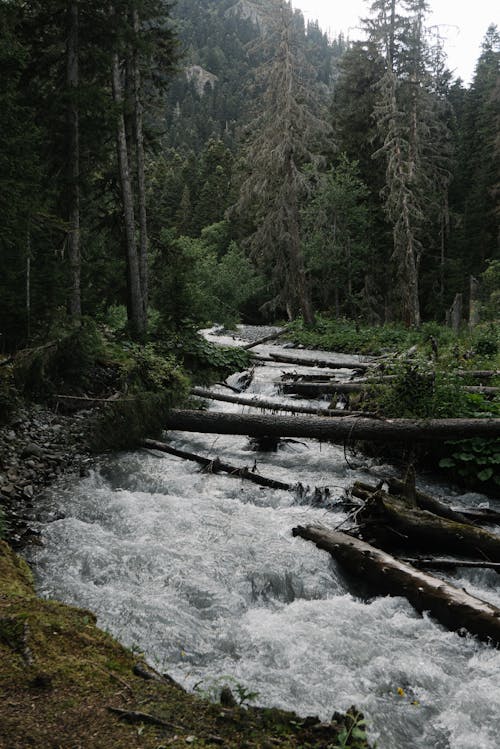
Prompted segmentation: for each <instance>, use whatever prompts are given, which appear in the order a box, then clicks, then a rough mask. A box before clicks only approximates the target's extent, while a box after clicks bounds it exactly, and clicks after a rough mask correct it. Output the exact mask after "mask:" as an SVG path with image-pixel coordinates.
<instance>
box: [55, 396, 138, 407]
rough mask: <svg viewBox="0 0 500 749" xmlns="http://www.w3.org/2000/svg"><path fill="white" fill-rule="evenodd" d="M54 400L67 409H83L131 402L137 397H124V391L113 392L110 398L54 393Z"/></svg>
mask: <svg viewBox="0 0 500 749" xmlns="http://www.w3.org/2000/svg"><path fill="white" fill-rule="evenodd" d="M53 400H54V401H55V403H56V404H57V405H59V406H63V407H64V408H65V409H66V410H67V411H81V410H84V409H89V408H99V407H101V406H109V405H114V404H115V403H124V402H127V403H131V402H132V401H134V400H136V399H135V398H127V397H124V396H123V394H122V393H113V395H110V396H109V398H90V397H89V396H87V395H54V396H53Z"/></svg>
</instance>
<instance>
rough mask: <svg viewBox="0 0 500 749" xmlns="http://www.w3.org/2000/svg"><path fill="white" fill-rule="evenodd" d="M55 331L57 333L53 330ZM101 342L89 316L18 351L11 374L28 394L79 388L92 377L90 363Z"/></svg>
mask: <svg viewBox="0 0 500 749" xmlns="http://www.w3.org/2000/svg"><path fill="white" fill-rule="evenodd" d="M56 334H57V333H56ZM102 350H103V343H102V339H101V336H100V334H99V333H98V331H97V328H96V326H95V324H94V323H93V321H92V320H88V319H87V320H84V321H83V322H82V325H81V327H79V328H75V329H73V330H71V331H70V332H69V333H68V332H67V331H64V332H63V333H61V332H60V331H59V334H58V337H56V338H55V339H54V340H53V341H52V342H50V343H48V344H45V345H43V346H40V347H37V348H33V349H27V350H26V351H23V352H21V353H20V354H19V355H18V356H17V358H16V362H15V368H14V377H15V381H16V385H17V387H18V388H19V390H20V391H21V392H23V393H25V394H27V395H29V396H47V395H50V394H51V393H53V392H56V391H57V390H58V389H60V390H62V391H64V390H65V389H66V388H72V389H74V388H79V387H84V386H86V385H88V384H89V382H91V380H92V375H93V367H94V365H95V362H96V359H97V358H98V357H99V355H100V354H101V353H102Z"/></svg>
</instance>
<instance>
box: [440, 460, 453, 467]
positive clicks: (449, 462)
mask: <svg viewBox="0 0 500 749" xmlns="http://www.w3.org/2000/svg"><path fill="white" fill-rule="evenodd" d="M455 466H456V463H455V461H454V460H453V458H441V460H440V461H439V467H440V468H455Z"/></svg>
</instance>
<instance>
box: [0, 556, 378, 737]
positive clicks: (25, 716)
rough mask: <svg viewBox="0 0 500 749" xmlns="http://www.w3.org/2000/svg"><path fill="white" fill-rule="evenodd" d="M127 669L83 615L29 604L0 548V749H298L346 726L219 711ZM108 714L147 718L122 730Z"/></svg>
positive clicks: (28, 587)
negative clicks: (269, 748) (1, 748)
mask: <svg viewBox="0 0 500 749" xmlns="http://www.w3.org/2000/svg"><path fill="white" fill-rule="evenodd" d="M136 661H137V658H136V656H134V654H133V653H132V652H130V651H129V650H127V649H125V648H123V647H122V646H121V645H120V644H119V643H118V642H116V641H115V640H114V639H113V638H112V637H111V636H110V635H108V634H107V633H105V632H103V631H101V630H99V629H98V628H97V627H96V624H95V617H94V616H93V614H92V613H91V612H89V611H85V610H83V609H78V608H75V607H72V606H66V605H64V604H62V603H57V602H55V601H43V600H40V599H38V598H37V597H36V595H35V593H34V590H33V587H32V580H31V574H30V572H29V569H28V567H27V565H26V564H25V563H24V562H23V561H22V560H20V559H19V557H17V556H16V555H15V554H14V553H13V552H12V551H11V550H10V548H9V547H8V546H7V545H6V544H5V543H0V725H1V726H2V737H1V739H0V746H5V747H9V749H27V748H28V747H52V746H54V747H55V746H57V747H59V748H60V749H74V747H77V746H78V747H85V748H86V749H135V748H136V747H137V748H139V747H141V749H159V747H161V746H167V745H168V746H169V747H173V748H174V749H177V748H178V747H183V748H184V749H185V747H186V745H187V744H191V745H193V746H198V747H216V746H223V747H227V748H228V749H242V748H243V747H254V748H255V749H258V748H260V749H262V748H263V747H265V746H276V745H278V744H279V746H281V747H282V748H283V749H299V747H301V748H302V749H306V747H327V746H334V745H335V744H336V743H337V741H336V739H337V737H338V736H339V735H340V734H341V731H342V730H343V728H345V726H346V725H347V721H348V718H347V717H346V716H343V718H340V719H339V717H338V716H336V720H335V722H334V723H333V724H332V725H331V726H328V727H324V726H318V724H317V722H315V721H314V720H312V721H311V720H310V719H306V720H305V721H302V720H301V719H300V718H299V717H298V716H296V715H295V714H293V713H287V712H284V711H281V710H274V709H260V708H249V709H244V708H242V707H236V708H223V707H222V706H221V705H215V704H212V703H210V702H207V701H205V700H202V699H200V698H199V697H197V696H195V695H190V694H187V693H186V692H184V690H183V689H182V688H181V687H179V686H178V685H176V684H175V683H171V682H169V681H166V680H165V681H162V680H160V681H156V680H149V681H147V680H145V679H143V678H140V677H139V676H137V675H136V674H135V673H134V666H135V664H136ZM110 707H113V708H118V709H119V710H123V711H128V712H130V713H138V712H140V713H142V714H143V715H144V714H145V715H146V718H143V719H140V717H139V718H137V715H136V716H135V717H134V716H133V715H131V716H130V721H129V722H124V721H123V720H120V718H119V716H118V715H117V714H116V713H113V712H111V711H110V710H109V708H110ZM147 716H153V717H154V718H156V719H159V720H160V721H162V722H163V725H152V724H150V722H149V721H148V719H147ZM2 741H3V742H4V743H3V744H2V743H1V742H2ZM186 742H187V743H186ZM346 746H349V744H346ZM353 746H356V747H358V746H359V747H363V746H365V747H367V746H368V744H366V743H363V744H356V745H354V744H353Z"/></svg>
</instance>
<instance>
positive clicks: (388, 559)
mask: <svg viewBox="0 0 500 749" xmlns="http://www.w3.org/2000/svg"><path fill="white" fill-rule="evenodd" d="M383 486H384V488H382V486H371V485H369V484H364V483H361V482H357V483H356V484H355V485H354V487H353V488H352V490H351V493H352V495H353V496H354V497H356V498H358V499H360V500H361V501H362V504H360V505H359V507H358V508H357V510H356V511H355V513H354V515H355V517H356V521H357V526H356V528H354V529H353V530H352V531H351V532H349V533H344V532H340V531H339V530H337V529H336V530H328V529H326V528H320V527H315V526H308V527H306V528H303V527H298V528H294V530H293V534H294V535H296V536H300V537H302V538H304V539H307V540H310V541H313V542H314V543H315V544H316V545H317V546H318V547H319V548H321V549H325V550H326V551H328V552H330V554H332V556H333V557H334V558H335V559H336V560H337V561H338V562H339V563H340V564H341V566H342V567H344V568H345V569H346V571H347V572H349V573H350V574H351V575H355V576H356V577H357V578H358V579H359V578H360V579H362V580H363V582H364V583H368V584H369V585H370V588H371V589H372V590H375V591H377V592H379V593H382V594H388V595H397V596H398V595H399V596H405V597H406V598H407V599H408V600H409V601H410V603H411V604H412V605H413V606H414V607H415V608H416V609H417V611H419V612H422V611H429V612H430V614H431V615H432V616H434V617H435V618H436V619H437V620H438V621H439V622H441V623H442V624H444V625H445V626H446V627H448V628H449V629H452V630H457V631H459V632H461V633H463V631H467V632H469V633H471V634H473V635H476V636H477V637H479V638H480V639H482V640H485V641H489V642H491V643H493V644H495V645H497V646H500V609H499V608H497V607H495V606H493V605H491V604H489V603H487V602H485V601H482V600H480V599H478V598H476V597H474V596H471V595H469V594H468V593H467V592H466V591H464V590H463V589H462V588H457V587H455V586H453V585H450V584H449V583H446V582H444V581H443V580H442V579H440V578H438V577H435V576H434V575H432V574H428V573H424V572H422V571H421V568H431V569H434V570H439V569H441V570H455V569H456V568H458V567H472V568H482V569H484V568H488V569H492V570H495V571H496V572H500V536H499V535H497V534H495V533H493V532H491V531H489V530H486V529H484V528H482V527H480V526H478V524H477V523H478V522H482V523H483V524H484V523H487V524H497V525H500V513H496V512H494V511H486V512H480V511H479V512H478V511H474V510H473V511H468V510H467V511H460V512H458V511H455V510H452V509H451V508H450V507H449V506H448V505H446V504H445V503H443V502H441V501H439V500H437V499H435V498H433V497H430V496H429V495H427V494H425V493H423V492H418V491H416V490H415V487H414V485H413V487H409V486H408V484H405V483H404V482H401V481H397V480H394V479H393V480H390V481H388V482H384V484H383ZM422 552H425V553H426V554H427V556H423V555H422ZM446 554H449V555H450V554H453V555H454V556H453V558H449V557H448V558H446V557H443V555H446ZM409 555H410V556H409Z"/></svg>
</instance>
